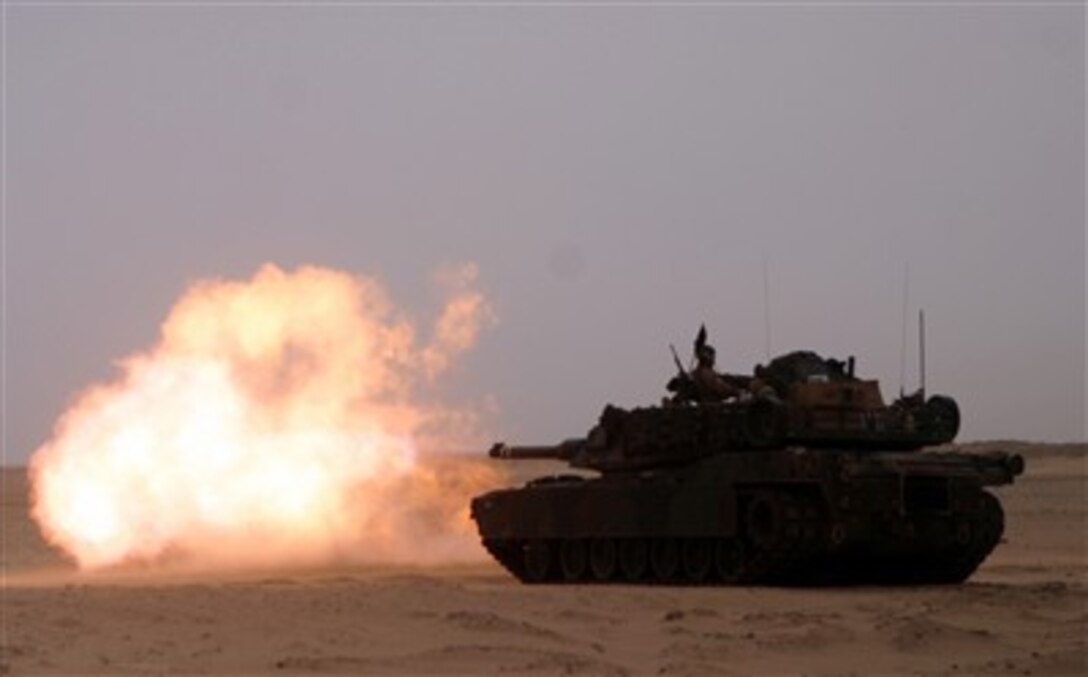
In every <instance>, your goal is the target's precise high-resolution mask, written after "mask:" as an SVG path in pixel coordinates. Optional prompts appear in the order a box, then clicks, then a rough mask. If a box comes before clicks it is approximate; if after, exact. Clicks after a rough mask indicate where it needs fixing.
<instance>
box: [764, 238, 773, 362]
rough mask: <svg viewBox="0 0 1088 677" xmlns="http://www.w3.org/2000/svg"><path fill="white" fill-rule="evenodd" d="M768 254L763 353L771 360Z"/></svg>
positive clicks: (765, 253)
mask: <svg viewBox="0 0 1088 677" xmlns="http://www.w3.org/2000/svg"><path fill="white" fill-rule="evenodd" d="M767 268H768V264H767V252H763V353H764V355H765V356H766V358H767V361H768V362H770V360H771V285H770V282H769V281H768V275H767Z"/></svg>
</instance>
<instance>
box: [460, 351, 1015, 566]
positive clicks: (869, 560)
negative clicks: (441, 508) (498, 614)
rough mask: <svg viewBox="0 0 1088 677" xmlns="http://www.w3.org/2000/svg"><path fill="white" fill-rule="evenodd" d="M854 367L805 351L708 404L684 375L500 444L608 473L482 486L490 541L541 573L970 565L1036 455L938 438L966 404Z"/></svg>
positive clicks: (514, 456)
mask: <svg viewBox="0 0 1088 677" xmlns="http://www.w3.org/2000/svg"><path fill="white" fill-rule="evenodd" d="M673 357H674V360H675V362H676V363H677V366H678V368H679V370H680V372H681V373H680V374H679V375H677V376H676V377H674V378H673V379H672V381H670V384H682V383H683V380H684V378H685V377H687V373H686V372H685V371H684V370H683V366H682V365H681V364H680V360H679V358H678V357H677V356H676V354H675V350H674V351H673ZM854 366H855V364H854V360H853V359H852V358H851V359H849V360H847V361H845V362H839V361H836V360H826V359H824V358H821V357H819V356H818V355H816V354H815V353H810V352H797V353H790V354H788V355H785V356H782V357H780V358H777V359H776V360H772V361H771V362H770V363H769V364H768V365H767V366H766V367H764V368H763V369H761V370H757V374H756V375H755V376H754V377H752V378H759V379H760V380H761V381H764V382H767V383H769V384H770V385H771V387H772V388H773V389H774V397H773V398H772V397H766V396H764V397H757V396H755V395H746V396H742V397H737V398H733V399H731V400H728V401H722V402H711V403H704V402H698V401H697V400H694V399H689V398H686V397H678V396H679V395H680V394H681V393H682V392H684V391H683V390H682V388H683V387H684V386H680V387H671V388H670V390H671V391H672V392H673V393H674V397H673V398H672V399H671V400H667V401H666V402H665V403H663V404H662V406H657V407H642V408H635V409H630V410H627V409H622V408H619V407H614V406H612V405H608V406H606V407H605V409H604V411H603V412H602V413H601V415H600V417H599V420H598V422H597V424H596V425H595V426H594V427H593V428H592V429H591V430H590V431H589V433H588V434H587V435H586V436H585V437H580V438H572V439H568V440H566V441H564V442H561V443H559V444H557V445H552V446H516V445H514V446H511V445H507V444H504V443H498V444H496V445H494V446H493V447H492V448H491V450H490V456H491V457H492V458H496V459H506V460H522V459H553V460H556V461H562V462H565V463H567V464H568V465H569V466H570V467H572V468H576V469H582V470H591V471H596V472H598V473H600V475H599V476H598V477H589V478H587V477H581V476H577V475H570V474H566V475H556V476H548V477H542V478H539V479H536V480H533V481H531V482H529V483H528V484H527V485H526V486H524V487H523V488H517V489H503V490H498V491H493V492H490V493H487V494H484V495H482V496H478V497H476V498H475V499H474V500H473V501H472V517H473V519H475V521H476V523H477V526H478V528H479V531H480V534H481V537H482V539H483V544H484V546H485V547H486V548H487V549H488V551H489V552H490V553H491V554H492V555H493V556H494V557H495V559H496V560H498V561H499V562H500V563H501V564H502V565H503V566H504V567H506V568H507V569H508V570H509V571H510V572H511V573H512V574H513V575H514V576H516V577H517V578H518V579H520V580H522V581H524V582H545V581H566V582H608V581H617V580H624V581H629V582H669V583H706V582H718V583H784V584H797V583H802V584H812V583H858V582H881V583H898V584H904V583H954V582H960V581H963V580H965V579H966V578H967V577H968V576H970V575H971V573H972V572H973V571H974V570H975V569H976V568H977V567H978V566H979V564H981V562H982V561H983V560H984V559H985V558H986V556H987V555H988V554H989V553H990V552H991V551H992V550H993V548H994V547H996V546H997V544H998V542H999V540H1000V537H1001V534H1002V532H1003V529H1004V515H1003V512H1002V509H1001V505H1000V503H999V502H998V500H997V499H996V498H995V497H994V495H993V494H991V493H990V492H989V491H986V489H985V488H986V487H991V486H999V485H1004V484H1009V483H1012V482H1013V480H1014V479H1015V477H1016V476H1017V475H1019V474H1020V473H1022V472H1023V469H1024V463H1023V459H1022V458H1021V457H1020V456H1017V455H1014V454H1008V453H1004V452H994V453H991V454H986V455H978V454H969V453H963V452H956V451H945V452H933V451H921V450H920V449H921V447H923V446H924V445H928V444H938V443H944V442H947V441H951V439H952V438H953V437H954V436H955V433H956V431H957V430H958V426H959V410H958V407H956V404H955V402H954V401H953V400H952V399H951V398H947V397H944V396H935V397H932V398H929V399H928V400H925V399H924V391H920V392H919V393H916V394H915V395H914V396H908V397H901V398H899V399H898V400H896V401H895V402H893V404H892V405H890V406H885V405H884V404H883V400H882V399H881V398H880V391H879V385H878V384H877V382H876V381H866V380H862V379H859V378H857V377H856V376H855V375H854ZM688 378H690V377H688Z"/></svg>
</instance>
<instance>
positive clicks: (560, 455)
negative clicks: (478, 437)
mask: <svg viewBox="0 0 1088 677" xmlns="http://www.w3.org/2000/svg"><path fill="white" fill-rule="evenodd" d="M585 445H586V439H585V438H584V437H573V438H571V439H568V440H563V441H562V442H560V443H559V444H553V445H533V446H511V445H509V444H506V443H505V442H496V443H495V444H494V445H493V446H492V447H491V450H490V451H489V452H488V456H490V457H491V458H500V459H504V460H510V461H522V460H531V459H551V460H557V461H569V460H571V459H572V458H574V455H575V454H577V453H578V452H579V451H580V450H581V449H582V448H583V447H585Z"/></svg>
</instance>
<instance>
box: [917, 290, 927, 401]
mask: <svg viewBox="0 0 1088 677" xmlns="http://www.w3.org/2000/svg"><path fill="white" fill-rule="evenodd" d="M918 371H919V375H918V379H919V384H920V388H921V389H920V391H919V392H921V393H922V400H925V399H926V311H924V310H919V311H918Z"/></svg>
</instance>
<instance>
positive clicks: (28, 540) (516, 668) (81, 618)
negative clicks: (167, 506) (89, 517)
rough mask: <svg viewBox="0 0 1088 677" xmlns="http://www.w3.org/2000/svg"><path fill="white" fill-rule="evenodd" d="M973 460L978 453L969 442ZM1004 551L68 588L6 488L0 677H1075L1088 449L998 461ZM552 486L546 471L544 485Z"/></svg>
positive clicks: (22, 484) (64, 574) (69, 571)
mask: <svg viewBox="0 0 1088 677" xmlns="http://www.w3.org/2000/svg"><path fill="white" fill-rule="evenodd" d="M979 446H982V445H979ZM988 446H989V447H991V448H1003V449H1007V450H1010V451H1017V452H1019V453H1022V454H1024V456H1025V458H1026V459H1027V464H1028V466H1027V471H1026V473H1025V475H1024V476H1022V477H1020V478H1019V479H1018V480H1017V482H1016V484H1014V485H1012V486H1007V487H1002V488H999V489H998V490H997V491H996V493H997V494H998V496H999V497H1000V499H1001V501H1002V503H1003V505H1004V507H1005V510H1006V520H1007V528H1006V532H1005V539H1004V542H1003V543H1002V544H1001V545H1000V546H999V547H998V549H997V550H996V551H995V552H994V554H993V555H991V557H990V558H989V559H988V560H987V561H986V562H985V563H984V564H983V566H982V567H981V568H980V569H979V570H978V571H977V572H976V573H975V575H974V576H973V577H972V578H971V579H970V580H969V581H968V582H967V583H966V584H964V585H960V586H928V587H915V588H880V587H853V588H832V589H804V588H802V589H784V588H768V587H753V588H743V587H741V588H713V587H707V588H672V587H633V586H625V585H616V586H607V587H600V586H524V585H521V584H519V583H517V582H516V581H515V580H514V579H513V578H511V577H510V576H508V575H507V574H506V573H505V572H504V571H503V570H502V569H500V568H499V567H498V566H497V565H495V564H493V563H491V562H490V561H487V560H485V559H483V553H482V550H481V559H480V561H479V562H478V563H472V564H460V565H450V566H446V567H429V568H415V567H404V566H398V567H393V566H386V567H343V568H339V569H335V570H330V569H326V570H310V571H275V572H269V571H264V572H249V573H245V572H236V573H232V574H229V575H225V574H216V575H212V574H207V573H204V574H197V573H188V574H186V573H181V572H174V573H170V574H164V573H161V572H155V571H123V572H111V573H108V574H102V573H99V574H86V573H79V572H77V571H76V570H75V568H74V566H73V565H71V564H70V563H68V562H66V561H65V559H64V558H63V557H62V556H61V555H60V554H58V553H56V552H54V551H52V550H51V549H50V548H49V547H48V546H46V545H45V544H44V543H43V542H42V541H41V539H40V536H39V535H38V533H37V529H36V528H35V526H34V525H33V524H32V522H31V521H30V519H29V516H28V506H27V489H26V479H25V470H23V469H9V470H6V471H5V472H4V476H3V487H4V492H3V533H2V535H3V542H2V549H0V550H2V552H0V556H2V567H3V588H2V600H0V603H2V604H0V674H28V673H38V674H42V673H48V674H141V675H142V674H325V673H343V674H390V675H407V674H472V675H476V674H498V673H511V674H520V673H534V674H586V675H624V674H632V675H635V674H688V675H704V674H727V675H758V674H808V675H872V674H888V675H979V674H987V675H1050V674H1088V662H1086V661H1088V649H1086V640H1085V636H1086V634H1088V577H1086V574H1088V557H1086V537H1088V530H1086V510H1088V507H1086V500H1085V499H1086V496H1085V489H1086V486H1088V485H1086V480H1088V473H1086V470H1088V466H1086V463H1088V456H1086V453H1088V445H1084V444H1079V445H1060V446H1059V445H1025V444H1020V443H1007V444H993V445H988ZM552 471H554V469H552Z"/></svg>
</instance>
